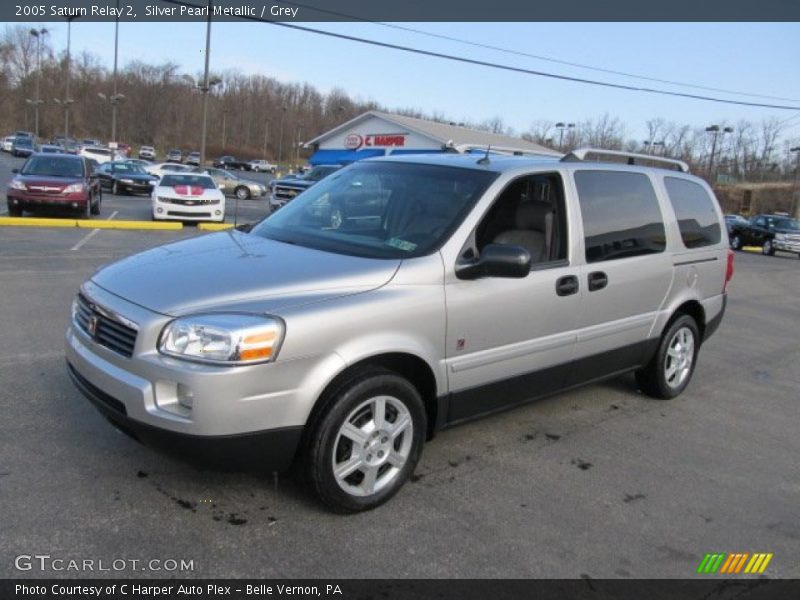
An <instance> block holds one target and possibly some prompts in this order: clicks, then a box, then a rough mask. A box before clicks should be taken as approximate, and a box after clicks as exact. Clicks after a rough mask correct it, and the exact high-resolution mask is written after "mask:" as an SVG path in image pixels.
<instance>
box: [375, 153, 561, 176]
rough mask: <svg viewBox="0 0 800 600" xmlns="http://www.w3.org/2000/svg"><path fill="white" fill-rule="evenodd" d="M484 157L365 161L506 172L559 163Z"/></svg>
mask: <svg viewBox="0 0 800 600" xmlns="http://www.w3.org/2000/svg"><path fill="white" fill-rule="evenodd" d="M482 158H483V157H482V156H481V155H478V154H455V153H449V152H444V153H441V154H403V155H400V156H392V155H390V156H381V157H377V158H367V159H365V160H364V161H363V162H369V163H372V162H399V163H413V164H423V165H441V166H447V167H459V168H463V169H478V170H484V171H492V172H497V173H501V172H505V171H511V170H514V169H522V168H527V167H536V166H540V165H541V166H544V165H549V166H552V165H556V164H559V161H558V157H557V156H554V157H553V158H550V157H544V156H542V157H535V156H510V155H504V154H491V155H490V156H489V162H488V163H481V162H478V161H480V160H481V159H482Z"/></svg>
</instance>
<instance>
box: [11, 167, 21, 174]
mask: <svg viewBox="0 0 800 600" xmlns="http://www.w3.org/2000/svg"><path fill="white" fill-rule="evenodd" d="M11 172H12V173H19V169H18V168H16V167H15V168H13V169H11Z"/></svg>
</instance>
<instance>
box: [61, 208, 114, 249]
mask: <svg viewBox="0 0 800 600" xmlns="http://www.w3.org/2000/svg"><path fill="white" fill-rule="evenodd" d="M118 213H119V211H118V210H115V211H114V212H113V213H111V216H109V217H108V218H107V219H106V221H110V220H111V219H113V218H114V217H116V216H117V214H118ZM98 231H100V230H99V229H92V230H91V231H90V232H89V233H87V234H86V235H85V236H84V237H83V239H82V240H81V241H80V242H78V243H77V244H75V245H74V246H73V247H72V248H70V250H72V251H73V252H74V251H75V250H80V249H81V246H83V245H84V244H85V243H86V242H88V241H89V240H90V239H92V238H93V237H94V236H96V235H97V232H98Z"/></svg>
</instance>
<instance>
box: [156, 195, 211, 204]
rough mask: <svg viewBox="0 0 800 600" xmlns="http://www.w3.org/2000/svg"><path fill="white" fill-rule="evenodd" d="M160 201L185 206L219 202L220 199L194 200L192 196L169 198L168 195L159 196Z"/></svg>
mask: <svg viewBox="0 0 800 600" xmlns="http://www.w3.org/2000/svg"><path fill="white" fill-rule="evenodd" d="M158 201H159V202H163V203H164V204H183V205H185V206H203V205H206V204H219V200H208V199H203V198H198V199H196V200H193V199H191V198H168V197H166V196H159V197H158Z"/></svg>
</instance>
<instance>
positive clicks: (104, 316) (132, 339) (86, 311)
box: [75, 294, 137, 358]
mask: <svg viewBox="0 0 800 600" xmlns="http://www.w3.org/2000/svg"><path fill="white" fill-rule="evenodd" d="M76 305H77V306H76V308H77V310H76V311H75V323H76V324H77V325H78V327H80V328H81V329H82V330H83V331H85V332H86V333H87V334H88V335H89V337H91V338H92V339H93V340H94V341H95V342H97V343H98V344H100V345H101V346H105V347H106V348H108V349H109V350H113V351H114V352H116V353H117V354H121V355H122V356H125V357H127V358H130V357H131V356H133V347H134V345H135V344H136V334H137V331H136V329H134V328H133V327H130V326H128V325H126V324H123V323H122V322H120V321H119V320H117V319H115V318H113V316H112V315H111V313H109V312H108V311H106V310H103V309H102V308H100V307H98V306H97V305H95V304H92V303H91V302H90V301H89V300H87V299H86V298H84V297H83V296H82V295H81V294H78V298H77V303H76Z"/></svg>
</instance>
